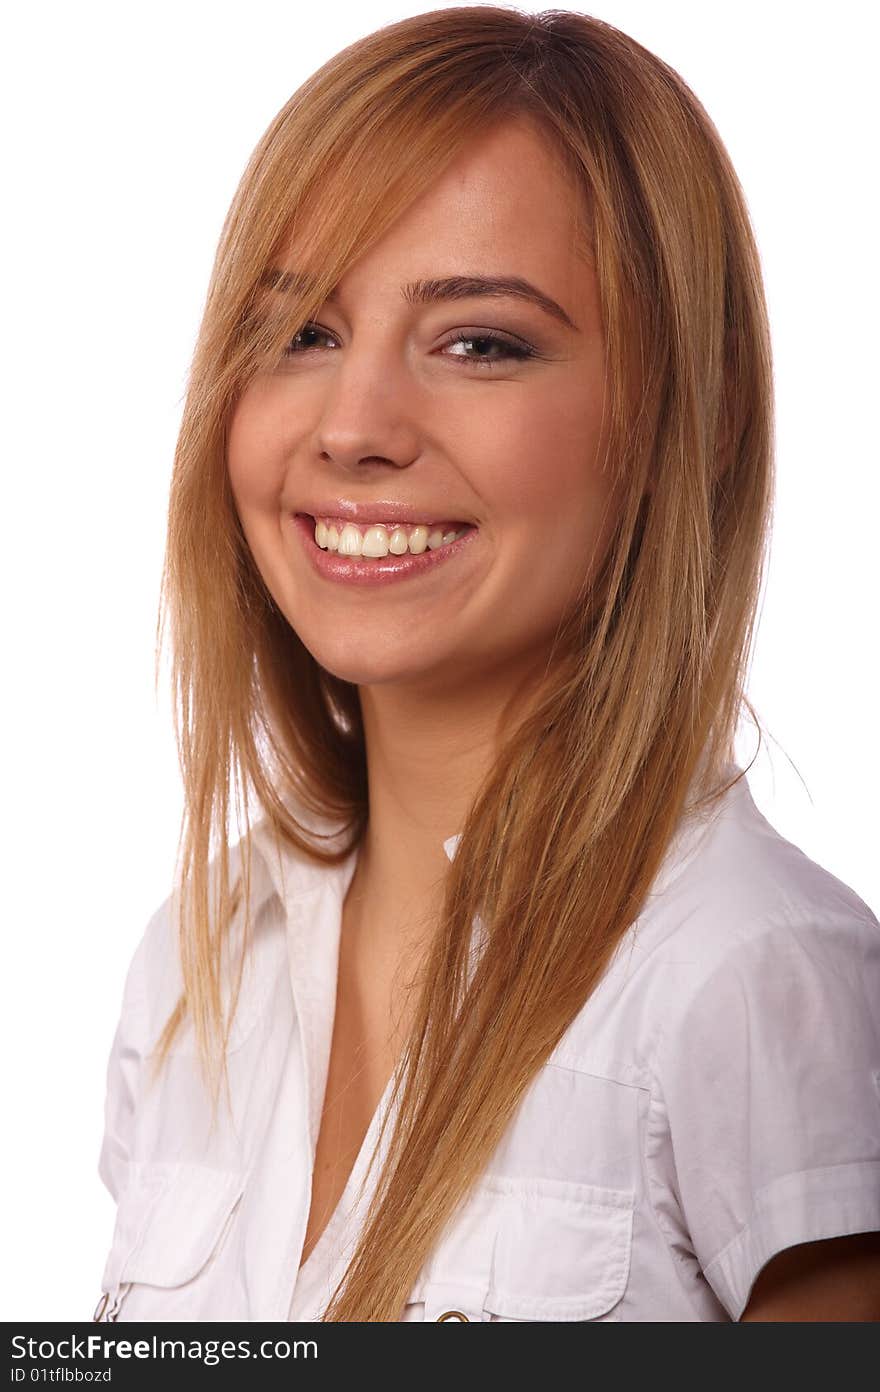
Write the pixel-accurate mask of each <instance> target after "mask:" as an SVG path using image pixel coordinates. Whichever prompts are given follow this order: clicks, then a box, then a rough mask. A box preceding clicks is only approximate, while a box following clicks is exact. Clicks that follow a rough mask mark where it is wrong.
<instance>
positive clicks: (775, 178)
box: [0, 0, 880, 1320]
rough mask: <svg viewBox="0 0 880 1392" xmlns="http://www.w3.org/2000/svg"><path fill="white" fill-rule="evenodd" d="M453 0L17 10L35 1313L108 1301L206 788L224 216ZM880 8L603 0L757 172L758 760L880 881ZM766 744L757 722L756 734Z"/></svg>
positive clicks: (18, 541)
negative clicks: (211, 353)
mask: <svg viewBox="0 0 880 1392" xmlns="http://www.w3.org/2000/svg"><path fill="white" fill-rule="evenodd" d="M440 7H441V6H439V5H435V6H432V5H431V3H430V0H428V2H427V3H424V4H417V3H416V4H406V3H401V4H397V5H392V4H387V5H380V4H373V3H367V2H366V0H359V3H357V4H340V3H333V4H326V5H321V6H311V5H298V4H293V3H290V0H287V2H286V3H283V4H282V3H271V2H270V0H249V3H248V5H247V6H245V5H244V4H243V3H241V0H240V2H239V3H237V4H235V5H232V4H217V3H207V2H204V3H179V0H178V3H175V4H171V3H167V0H166V2H165V3H156V0H154V3H151V4H150V5H119V4H110V3H105V4H100V3H95V2H94V0H92V3H83V2H82V0H80V3H77V4H75V5H67V4H62V3H57V0H56V3H53V4H42V5H40V6H26V5H19V6H17V7H16V9H15V12H14V18H7V24H6V43H5V45H4V47H5V57H4V58H3V60H2V61H3V69H4V70H3V72H2V82H0V99H2V103H3V108H4V109H3V111H2V117H3V125H2V128H3V132H4V137H5V143H6V148H5V150H4V168H5V191H4V192H5V198H4V203H5V218H4V223H3V234H2V235H3V241H4V256H3V267H4V272H5V275H4V282H5V292H4V293H5V300H6V304H5V313H4V316H3V318H4V323H5V328H4V331H3V334H2V354H3V360H2V370H3V386H4V405H3V416H2V435H3V443H4V446H5V454H6V458H5V462H4V467H3V474H2V478H3V484H4V494H5V497H4V514H5V524H6V525H5V528H4V545H3V552H2V554H3V567H4V572H5V577H4V578H5V584H4V593H5V594H6V597H7V599H6V612H5V631H6V635H7V642H6V651H7V657H6V661H5V662H4V670H5V672H6V676H5V679H4V682H3V693H2V700H3V717H4V718H3V728H4V729H5V731H6V749H5V771H6V789H7V792H6V797H5V800H4V809H3V818H4V825H3V828H2V830H3V847H4V853H5V862H6V863H5V872H4V886H5V902H6V915H5V917H6V924H5V933H4V964H3V971H2V997H0V1019H2V1029H3V1038H2V1057H3V1064H4V1099H5V1101H4V1121H5V1127H4V1134H5V1141H4V1145H3V1149H2V1162H0V1163H2V1176H0V1178H2V1193H3V1208H4V1225H3V1226H4V1239H3V1250H4V1260H3V1262H2V1265H0V1318H2V1319H4V1320H14V1319H28V1318H29V1319H39V1320H49V1319H89V1318H90V1317H91V1314H92V1311H93V1308H94V1306H95V1303H96V1301H97V1299H98V1296H99V1293H100V1282H101V1273H102V1269H103V1264H104V1260H105V1256H106V1252H107V1249H108V1246H109V1241H110V1235H111V1231H112V1226H113V1219H114V1205H113V1202H112V1200H111V1199H110V1197H109V1195H108V1194H107V1193H106V1192H105V1191H104V1189H103V1186H102V1184H101V1182H100V1180H99V1178H98V1175H97V1170H96V1165H97V1157H98V1150H99V1146H100V1142H101V1136H102V1129H103V1115H102V1111H103V1103H104V1084H105V1069H106V1060H107V1054H108V1051H109V1047H110V1041H111V1038H112V1033H113V1030H114V1028H115V1024H116V1019H117V1015H118V1010H119V1004H120V997H121V991H122V983H123V978H124V974H125V970H126V967H127V965H128V962H129V960H130V958H131V955H132V952H133V951H134V949H135V947H136V945H137V942H138V940H139V938H140V935H141V933H142V932H143V929H144V927H145V925H146V922H147V919H148V918H149V916H150V915H151V914H152V912H153V910H154V909H155V908H156V907H157V906H158V904H159V903H160V902H161V900H162V899H164V897H165V895H166V894H167V892H168V888H169V883H170V877H171V874H172V865H173V859H174V855H175V851H176V847H177V836H178V830H179V820H180V814H181V807H182V798H181V792H180V785H179V777H178V770H177V763H176V751H175V748H174V742H173V733H172V726H171V716H170V701H169V699H168V691H167V672H164V671H163V672H162V673H161V674H160V687H159V691H158V694H156V693H155V692H154V682H153V677H154V671H153V664H154V642H155V626H156V617H157V605H158V596H159V578H160V571H161V564H162V556H163V550H164V543H165V514H166V506H167V500H168V486H169V480H170V474H171V465H172V456H173V451H174V445H175V439H176V433H177V429H178V425H179V421H180V414H181V409H182V397H183V391H184V383H185V376H186V372H187V368H188V364H189V358H190V354H191V351H192V347H193V343H194V339H195V335H196V330H197V327H198V323H199V319H200V315H201V309H202V304H203V297H204V293H205V290H206V287H207V282H208V275H209V271H210V267H211V263H212V260H213V255H214V251H215V247H216V243H217V239H218V236H219V233H220V228H221V224H222V221H223V218H224V215H225V213H226V210H227V207H228V205H229V202H230V200H231V198H232V195H233V193H234V191H235V188H236V186H237V184H238V181H239V178H240V176H241V174H242V172H243V169H244V166H245V163H246V160H247V158H248V156H249V154H250V152H251V150H252V148H253V146H254V145H255V144H256V142H257V140H258V139H259V137H260V135H261V134H262V132H263V131H264V129H265V128H266V126H267V125H268V123H269V121H270V120H271V119H272V117H273V116H274V115H275V113H276V112H277V111H278V109H279V108H280V107H281V106H282V105H283V104H284V102H285V101H286V100H287V98H288V97H289V96H290V94H291V93H292V92H293V91H294V90H295V88H296V87H298V86H299V85H300V83H301V82H302V81H303V80H304V79H305V78H306V77H307V76H308V75H309V74H310V73H312V72H313V71H314V70H315V68H317V67H318V66H319V65H320V64H321V63H322V62H324V61H325V59H327V58H328V57H330V56H331V55H332V54H333V53H335V52H338V51H339V49H341V48H343V47H344V46H345V45H346V44H348V43H350V42H352V41H353V40H354V39H356V38H358V37H360V36H361V35H363V34H365V33H368V32H370V31H371V30H372V29H374V28H376V27H378V26H379V25H380V24H383V23H387V22H389V21H391V20H394V19H398V18H402V17H403V16H404V15H407V14H415V13H418V12H420V11H421V10H425V9H430V8H440ZM520 8H522V9H527V10H537V9H539V8H540V6H539V5H530V4H523V5H521V6H520ZM560 8H564V6H560ZM568 8H577V7H576V6H569V7H568ZM585 8H586V7H585ZM872 10H873V7H872V6H869V5H865V4H856V3H852V0H847V2H845V3H838V4H837V5H835V7H834V10H833V16H832V17H831V18H829V15H828V11H827V9H826V7H824V6H822V7H820V6H819V5H818V4H814V3H801V4H799V5H797V6H794V5H789V4H783V3H775V4H768V3H767V0H737V2H736V4H732V3H730V4H712V5H706V4H705V3H703V2H702V0H697V3H690V2H689V0H665V3H662V4H658V3H656V2H655V3H650V0H646V2H645V3H635V0H633V3H623V2H622V0H621V2H620V3H617V2H616V0H604V2H603V3H598V4H597V8H596V9H595V10H594V11H593V13H595V14H597V15H598V16H599V17H601V18H603V19H605V20H608V21H609V22H611V23H612V24H615V25H618V26H619V27H620V28H622V29H624V30H626V31H627V32H628V33H630V34H631V35H632V36H633V37H634V38H636V39H638V40H639V41H640V42H641V43H643V44H645V45H646V46H647V47H648V48H651V49H653V50H654V51H655V52H657V53H658V54H659V55H660V56H661V57H662V58H664V59H665V60H666V61H667V62H669V63H671V64H672V65H673V67H675V68H676V69H677V70H678V71H679V72H680V73H681V74H682V76H683V77H684V78H685V80H686V81H687V82H688V83H689V84H690V85H691V87H692V88H693V89H694V91H695V92H696V94H697V96H698V97H699V98H700V99H701V100H702V101H703V103H704V104H705V106H706V107H707V109H708V111H709V114H710V115H711V116H712V118H713V120H714V121H715V123H716V125H717V126H718V129H719V131H720V133H721V136H722V139H723V140H724V141H725V143H726V145H727V148H728V150H729V151H730V154H731V156H732V159H733V162H734V165H735V167H736V169H737V171H738V174H739V176H740V178H741V180H742V183H743V185H744V188H745V191H746V196H747V198H748V200H749V205H750V208H751V212H752V216H753V220H754V223H755V227H756V231H757V236H758V240H759V244H760V250H761V255H762V258H763V265H764V273H765V279H766V288H767V294H768V299H769V305H770V312H771V317H772V328H773V334H774V348H775V358H776V378H777V397H778V416H779V419H778V472H779V486H778V501H777V521H776V528H775V536H774V542H773V550H772V557H771V567H770V572H769V579H768V582H767V585H766V588H765V595H764V599H763V604H762V613H761V623H760V629H759V633H758V640H757V644H756V650H755V658H754V663H753V668H752V679H751V685H750V696H751V698H752V700H753V702H754V703H755V705H756V707H757V709H758V712H759V715H760V717H761V720H762V722H763V723H764V725H765V726H766V727H767V729H768V730H769V734H770V736H771V741H772V742H771V744H770V746H769V748H765V749H763V750H762V751H761V753H760V755H759V757H758V761H757V763H756V764H755V765H754V767H753V769H752V772H751V774H750V784H751V787H752V791H753V794H754V796H755V799H756V801H757V802H758V804H759V806H760V807H761V808H762V810H763V811H764V813H765V815H767V816H768V817H769V818H770V819H771V821H772V822H773V823H774V824H775V825H776V826H777V827H778V828H779V830H780V831H782V833H783V834H784V835H785V836H787V837H788V838H789V839H790V840H793V841H795V842H796V843H797V844H798V845H800V846H801V847H802V848H803V849H804V850H805V851H806V853H807V854H808V855H810V856H811V857H812V858H813V859H815V860H818V861H819V862H820V863H821V864H823V865H825V866H826V867H827V868H828V869H830V870H831V871H832V872H833V873H834V874H835V875H837V876H838V877H839V878H841V879H842V880H844V881H846V883H848V884H850V885H851V886H852V887H853V888H854V889H855V890H856V891H857V892H858V893H859V894H860V895H862V897H863V898H864V899H866V900H867V902H868V903H869V904H870V905H871V907H872V908H873V909H874V910H875V912H876V911H877V910H878V909H880V878H878V868H877V860H876V850H877V829H878V819H877V791H876V790H877V786H878V774H880V767H878V753H877V741H876V737H875V721H876V711H877V686H878V683H877V675H878V671H877V643H876V615H877V580H876V577H877V539H876V517H877V509H878V503H880V495H878V487H877V474H878V464H880V459H878V448H877V426H876V405H877V399H878V395H877V377H878V350H877V339H878V297H877V273H876V259H877V253H876V219H875V185H876V166H875V162H874V156H875V152H876V135H877V111H876V106H875V104H874V103H873V100H872V99H871V97H870V96H869V94H870V93H871V92H872V91H873V78H874V76H875V74H874V57H875V53H876V49H875V45H874V36H873V35H872V34H870V33H869V32H868V30H869V25H870V23H871V18H872ZM753 749H754V731H753V730H752V729H751V728H750V727H746V728H744V730H743V734H742V740H741V752H740V762H741V763H745V762H748V760H749V759H750V758H751V755H752V752H753Z"/></svg>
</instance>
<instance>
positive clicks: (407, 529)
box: [299, 513, 474, 560]
mask: <svg viewBox="0 0 880 1392" xmlns="http://www.w3.org/2000/svg"><path fill="white" fill-rule="evenodd" d="M299 516H301V517H303V518H304V519H306V520H307V521H308V523H309V524H310V525H311V527H312V529H313V540H314V542H315V545H316V546H318V547H319V548H320V549H321V550H322V551H328V552H335V553H336V554H337V555H339V556H341V557H350V558H352V559H364V560H368V559H371V558H374V559H377V560H379V559H382V558H383V557H385V556H389V555H390V556H406V555H412V556H420V555H422V554H423V553H424V552H425V551H438V550H440V549H441V548H442V547H444V546H449V545H450V544H451V543H452V542H454V541H458V540H459V539H460V538H461V537H463V536H464V535H465V533H466V532H469V531H473V530H474V526H473V524H472V523H469V522H457V521H447V522H433V523H427V522H369V523H366V522H351V521H348V520H347V519H345V518H342V517H313V516H312V514H311V513H301V514H299Z"/></svg>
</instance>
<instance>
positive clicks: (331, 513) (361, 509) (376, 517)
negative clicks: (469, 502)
mask: <svg viewBox="0 0 880 1392" xmlns="http://www.w3.org/2000/svg"><path fill="white" fill-rule="evenodd" d="M300 514H302V515H303V516H305V517H340V518H342V519H343V521H345V522H356V523H357V524H358V525H359V526H361V527H367V526H369V525H370V524H371V523H374V522H387V523H389V524H390V525H392V526H393V525H394V524H395V523H398V522H402V523H403V524H404V526H410V527H415V526H416V525H417V524H418V523H419V522H423V523H424V524H425V526H426V527H434V526H436V524H437V523H438V522H446V521H448V519H449V517H450V515H451V514H450V513H449V512H448V511H447V512H445V513H443V515H442V516H437V514H435V513H432V512H431V510H430V509H429V508H421V509H419V508H417V507H415V506H414V505H413V504H411V503H401V502H393V501H392V500H391V499H382V498H379V499H378V500H377V501H376V502H374V503H353V502H350V501H349V500H347V499H346V498H325V499H323V501H321V502H317V503H308V504H305V503H303V505H302V507H298V508H297V509H296V515H300ZM459 525H462V526H466V525H469V524H468V521H467V518H462V519H461V523H460V524H459Z"/></svg>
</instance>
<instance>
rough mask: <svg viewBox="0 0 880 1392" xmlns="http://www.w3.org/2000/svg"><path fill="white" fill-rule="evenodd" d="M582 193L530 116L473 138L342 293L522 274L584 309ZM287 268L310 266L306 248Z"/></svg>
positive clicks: (294, 250)
mask: <svg viewBox="0 0 880 1392" xmlns="http://www.w3.org/2000/svg"><path fill="white" fill-rule="evenodd" d="M583 213H584V209H583V194H582V192H581V190H580V189H578V188H577V187H576V186H575V184H574V182H573V180H572V178H571V177H570V176H569V175H568V174H567V172H566V170H565V169H564V168H563V166H562V162H561V159H560V156H559V153H558V151H557V150H556V149H555V148H554V147H553V145H552V143H551V142H550V140H549V139H548V138H547V137H546V136H545V135H544V134H543V133H542V132H541V131H540V129H539V128H538V127H537V126H536V124H535V123H534V122H533V121H531V120H530V119H528V118H526V117H516V118H510V119H508V120H505V121H503V122H500V123H498V124H496V125H495V126H493V127H492V128H491V129H490V130H488V131H486V132H482V133H480V134H478V135H476V136H475V137H473V138H472V139H471V140H470V141H469V142H468V143H467V144H466V145H465V146H464V147H463V149H462V150H460V151H459V152H458V154H457V155H456V156H455V157H454V159H453V160H452V161H451V163H450V164H449V165H447V167H446V168H445V169H444V170H443V172H442V174H441V175H439V177H438V178H437V179H436V180H435V181H434V182H433V183H432V184H431V185H429V187H428V188H427V189H425V190H424V192H423V193H421V194H420V195H419V196H418V197H417V198H416V200H415V201H414V202H413V203H412V204H411V205H410V206H409V208H407V209H406V210H405V212H404V213H403V214H402V215H401V216H400V217H399V218H398V219H397V221H396V222H395V223H393V224H392V226H391V227H390V228H389V229H388V230H387V231H386V232H385V233H384V234H383V236H382V237H381V238H380V239H379V240H378V241H377V242H375V243H374V244H373V246H371V247H370V248H369V250H368V251H367V252H366V253H365V254H364V255H363V256H362V257H361V258H360V260H359V261H358V262H357V263H356V264H355V265H354V266H353V267H351V268H350V270H349V271H348V273H347V275H346V276H345V277H343V280H342V281H341V287H342V289H343V291H345V290H349V291H350V292H351V293H359V292H360V290H361V289H364V290H369V289H374V288H379V287H382V288H383V289H389V288H391V287H392V286H396V285H397V284H399V283H401V282H403V281H404V280H406V279H409V278H412V277H414V276H438V275H455V274H467V273H480V274H484V275H492V274H503V275H519V276H522V277H524V278H526V279H528V280H531V281H534V282H536V283H537V284H539V285H541V286H542V288H544V289H545V290H546V291H547V292H548V293H549V294H551V295H554V296H556V297H557V298H558V299H561V300H562V301H567V302H568V303H569V304H571V305H572V306H574V307H575V308H576V307H577V305H578V303H582V302H583V299H584V297H585V295H587V293H588V286H587V285H586V282H585V277H586V276H587V275H588V274H589V271H590V269H591V265H590V263H589V261H585V259H584V253H583V248H582V246H581V245H580V243H579V221H578V218H579V215H580V218H581V220H582V219H583ZM284 259H285V261H287V262H288V264H290V265H292V266H300V267H301V266H303V265H304V264H306V263H307V262H308V260H309V257H308V254H307V252H306V251H305V248H304V247H303V248H299V247H297V246H296V245H289V246H288V248H287V254H286V255H285V258H284Z"/></svg>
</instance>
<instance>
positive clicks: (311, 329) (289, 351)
mask: <svg viewBox="0 0 880 1392" xmlns="http://www.w3.org/2000/svg"><path fill="white" fill-rule="evenodd" d="M309 334H317V335H318V336H319V337H323V338H332V336H333V335H332V334H330V333H328V331H327V330H326V329H322V328H321V327H320V325H319V324H304V325H303V327H302V328H301V329H300V330H299V331H298V332H297V333H295V334H294V336H293V338H292V339H291V340H290V342H289V343H288V345H287V347H286V348H285V349H284V356H285V357H286V358H290V357H293V356H294V355H295V354H296V353H304V352H308V350H309V349H310V348H314V347H315V344H314V343H308V344H302V339H303V338H304V337H306V336H307V335H309ZM295 344H299V346H297V347H295V346H294V345H295Z"/></svg>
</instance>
